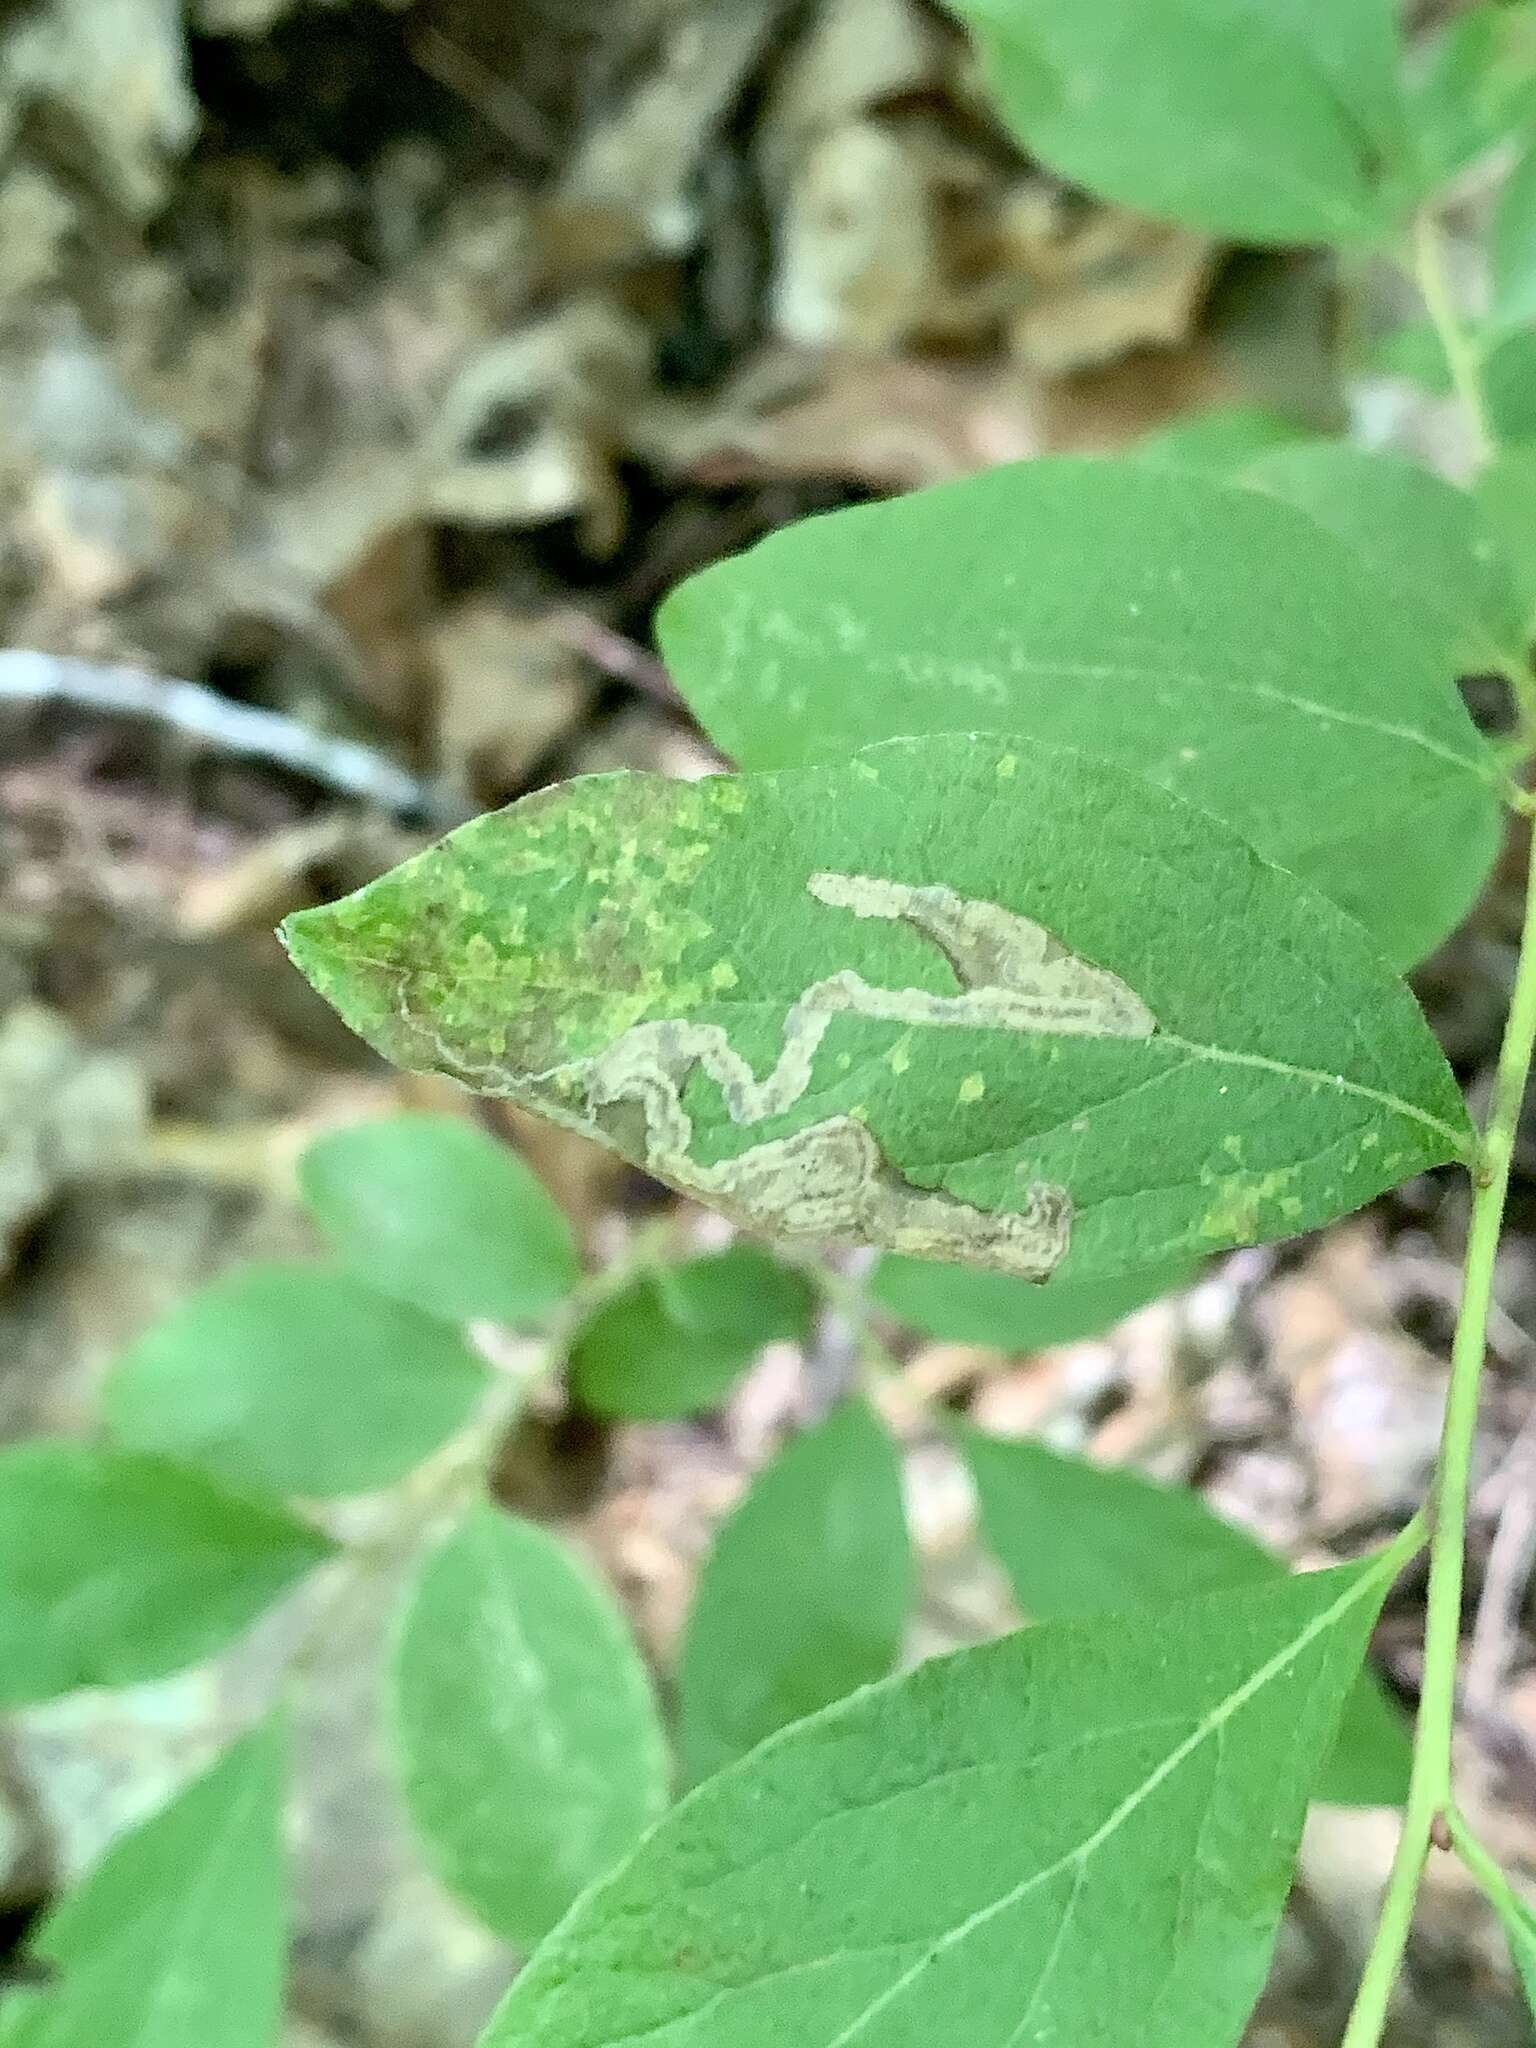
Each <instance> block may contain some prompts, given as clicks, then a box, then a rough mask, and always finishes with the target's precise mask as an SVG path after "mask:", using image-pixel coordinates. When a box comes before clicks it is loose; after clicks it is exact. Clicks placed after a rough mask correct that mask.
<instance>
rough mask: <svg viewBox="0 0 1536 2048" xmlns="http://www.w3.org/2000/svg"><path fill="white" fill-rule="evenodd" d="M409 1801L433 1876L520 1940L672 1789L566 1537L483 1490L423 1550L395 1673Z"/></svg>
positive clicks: (596, 1872) (610, 1630)
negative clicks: (430, 1550)
mask: <svg viewBox="0 0 1536 2048" xmlns="http://www.w3.org/2000/svg"><path fill="white" fill-rule="evenodd" d="M394 1693H395V1721H396V1731H397V1736H398V1745H397V1746H398V1754H399V1764H400V1771H401V1781H402V1784H403V1787H404V1791H405V1799H406V1805H407V1806H408V1808H409V1810H410V1814H411V1819H412V1821H413V1822H414V1823H415V1826H416V1829H417V1832H418V1834H419V1835H420V1838H421V1843H422V1847H423V1848H424V1850H425V1851H426V1854H427V1858H428V1860H429V1861H430V1863H431V1864H432V1867H433V1868H434V1869H435V1870H436V1872H437V1874H438V1875H439V1877H441V1879H442V1880H443V1882H444V1883H445V1884H446V1885H447V1886H448V1887H449V1888H450V1890H452V1891H454V1892H456V1893H457V1894H458V1895H459V1897H460V1898H461V1899H463V1900H464V1901H465V1903H466V1904H467V1905H469V1906H471V1907H473V1909H474V1910H475V1912H476V1913H478V1914H479V1916H480V1918H481V1919H482V1920H483V1921H484V1922H485V1923H486V1925H487V1926H488V1927H491V1928H493V1929H494V1930H495V1931H496V1933H498V1934H500V1935H503V1936H505V1937H506V1939H507V1940H509V1941H513V1942H518V1943H523V1944H527V1943H530V1942H533V1941H536V1940H537V1939H538V1938H539V1936H540V1935H542V1934H544V1933H545V1932H547V1930H548V1929H549V1928H550V1927H552V1926H553V1925H554V1923H555V1922H556V1921H557V1920H558V1919H559V1918H560V1916H561V1914H562V1913H564V1911H565V1910H566V1908H567V1907H568V1906H569V1905H570V1903H571V1901H572V1900H573V1899H574V1898H575V1897H576V1896H577V1894H578V1893H579V1892H580V1891H582V1890H583V1889H584V1887H585V1886H587V1885H588V1884H590V1883H591V1882H592V1880H593V1879H594V1878H596V1877H601V1876H602V1875H603V1874H604V1873H605V1872H606V1871H607V1870H608V1869H610V1868H611V1867H612V1865H613V1864H614V1863H616V1862H617V1861H618V1859H619V1858H620V1857H621V1856H622V1855H624V1854H625V1853H626V1851H627V1850H629V1849H630V1848H631V1847H632V1846H633V1845H634V1843H635V1841H636V1839H637V1838H638V1837H639V1835H640V1833H641V1831H642V1830H643V1829H644V1828H645V1827H646V1826H647V1825H648V1824H649V1823H650V1822H651V1821H653V1820H654V1819H655V1818H656V1817H657V1815H658V1814H659V1813H660V1812H661V1811H662V1809H663V1808H664V1806H665V1804H666V1799H667V1790H668V1777H669V1768H668V1760H667V1753H666V1746H665V1742H664V1739H663V1736H662V1733H661V1726H660V1723H659V1721H658V1719H657V1714H656V1706H655V1702H654V1700H653V1698H652V1694H651V1687H650V1681H649V1680H648V1678H647V1676H646V1673H645V1668H644V1666H643V1665H642V1663H641V1661H640V1658H639V1655H638V1654H637V1652H636V1650H635V1647H634V1644H633V1643H632V1642H631V1640H630V1637H629V1633H628V1631H627V1629H626V1628H625V1626H624V1623H623V1621H622V1619H621V1618H620V1616H619V1614H618V1612H617V1611H616V1609H615V1608H614V1605H613V1602H612V1600H611V1599H610V1598H609V1596H608V1594H607V1592H606V1591H605V1590H604V1588H603V1587H602V1586H601V1585H600V1584H599V1583H598V1581H597V1580H596V1579H595V1578H594V1577H593V1575H592V1574H591V1572H589V1571H588V1570H587V1569H586V1567H585V1566H584V1565H582V1564H580V1563H579V1562H578V1560H577V1559H576V1558H575V1557H574V1556H573V1555H572V1553H571V1552H570V1551H569V1550H568V1549H567V1548H566V1546H565V1545H564V1544H561V1543H558V1542H557V1541H556V1540H555V1538H554V1537H552V1536H549V1535H546V1533H545V1532H544V1531H543V1530H542V1529H540V1528H538V1527H536V1526H535V1525H534V1524H533V1523H531V1522H525V1521H520V1520H518V1519H516V1518H515V1517H513V1516H511V1515H507V1514H503V1513H501V1512H500V1510H499V1509H497V1508H494V1507H491V1506H489V1505H483V1506H479V1507H476V1508H474V1509H472V1510H471V1512H470V1514H469V1516H468V1518H467V1519H466V1520H465V1522H464V1523H463V1524H462V1526H461V1527H460V1528H459V1529H458V1530H457V1531H456V1532H455V1534H453V1535H452V1536H450V1537H449V1538H448V1540H447V1542H446V1543H444V1544H443V1545H442V1547H441V1548H440V1549H439V1550H438V1551H437V1552H436V1553H435V1554H434V1555H433V1556H432V1557H430V1558H429V1559H428V1560H427V1563H426V1566H425V1568H424V1570H423V1572H422V1575H421V1579H420V1581H419V1583H418V1585H417V1587H416V1591H415V1593H414V1595H413V1596H412V1598H411V1601H410V1604H409V1607H408V1609H407V1612H406V1616H405V1624H404V1629H403V1632H402V1635H401V1639H400V1647H399V1653H398V1657H397V1660H396V1666H395V1673H394Z"/></svg>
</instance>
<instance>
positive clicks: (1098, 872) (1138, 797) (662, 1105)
mask: <svg viewBox="0 0 1536 2048" xmlns="http://www.w3.org/2000/svg"><path fill="white" fill-rule="evenodd" d="M285 936H286V938H287V942H288V944H289V947H290V950H291V951H292V953H293V956H294V958H295V960H296V961H297V963H298V965H299V966H300V967H301V968H302V969H303V970H304V971H305V972H306V973H307V974H308V975H309V976H310V978H311V979H312V980H313V981H314V982H315V984H316V986H317V987H318V988H319V989H320V990H321V992H322V993H323V994H325V995H326V996H328V997H329V998H330V1000H331V1001H333V1002H334V1003H335V1004H336V1006H337V1007H338V1009H340V1011H341V1012H342V1014H343V1016H345V1017H346V1018H347V1020H348V1021H349V1022H350V1023H351V1024H352V1026H353V1027H354V1029H356V1030H358V1031H360V1032H361V1033H362V1035H363V1036H364V1037H366V1038H368V1039H369V1040H370V1041H371V1042H372V1043H373V1044H374V1045H376V1046H377V1047H378V1048H379V1049H380V1050H381V1051H382V1052H384V1053H385V1054H386V1055H387V1056H388V1057H389V1058H391V1059H393V1060H395V1061H396V1062H397V1063H399V1064H401V1065H403V1066H406V1067H410V1068H416V1069H423V1070H428V1071H434V1072H440V1073H445V1074H449V1075H452V1076H454V1077H455V1078H457V1079H459V1080H460V1081H462V1082H464V1083H465V1084H466V1085H468V1086H470V1087H472V1088H477V1089H480V1090H482V1091H485V1092H490V1093H496V1094H504V1095H510V1096H513V1097H515V1098H516V1099H518V1100H520V1101H522V1102H524V1103H526V1104H527V1105H528V1106H530V1107H532V1108H534V1109H535V1110H538V1111H539V1112H541V1113H542V1114H544V1115H547V1116H550V1117H552V1118H554V1119H555V1120H556V1121H559V1122H562V1123H564V1124H567V1125H569V1126H571V1127H573V1128H576V1129H578V1130H583V1131H586V1132H588V1133H590V1134H591V1135H593V1136H596V1137H599V1138H601V1139H603V1140H604V1141H605V1142H606V1143H608V1144H610V1145H612V1146H614V1147H615V1148H616V1149H617V1150H619V1151H620V1152H622V1153H624V1154H625V1156H626V1157H628V1158H630V1159H632V1160H634V1161H636V1162H637V1163H638V1164H640V1165H643V1166H647V1167H648V1168H649V1169H650V1170H651V1171H652V1172H653V1173H656V1174H657V1175H658V1176H659V1177H660V1178H662V1179H664V1180H667V1181H669V1182H671V1183H672V1184H673V1185H675V1186H678V1187H681V1188H683V1189H685V1190H686V1191H688V1192H691V1193H694V1194H697V1195H698V1196H700V1197H701V1198H702V1199H704V1200H705V1201H707V1202H709V1203H711V1204H712V1205H713V1206H715V1207H717V1208H719V1209H721V1210H723V1211H725V1213H727V1214H728V1215H730V1216H732V1217H733V1218H735V1220H737V1221H738V1222H740V1223H742V1224H744V1225H747V1226H750V1227H754V1228H758V1229H761V1230H763V1231H765V1232H768V1233H770V1234H772V1235H777V1236H788V1237H791V1238H794V1237H802V1238H807V1239H832V1240H836V1239H851V1240H854V1241H863V1242H872V1243H875V1244H878V1245H880V1246H882V1247H883V1248H885V1249H888V1250H895V1251H901V1252H907V1253H911V1254H914V1255H917V1256H923V1257H929V1258H951V1259H963V1260H967V1261H970V1262H972V1263H976V1264H980V1265H990V1266H993V1267H995V1268H997V1269H999V1270H1002V1271H1011V1272H1017V1273H1021V1274H1024V1275H1025V1276H1027V1277H1036V1278H1038V1277H1043V1275H1044V1274H1045V1273H1048V1272H1050V1271H1051V1270H1053V1269H1054V1268H1056V1267H1057V1266H1058V1265H1059V1266H1060V1269H1061V1271H1062V1272H1063V1273H1066V1272H1069V1271H1073V1270H1080V1271H1082V1272H1084V1273H1090V1272H1091V1273H1094V1274H1106V1273H1111V1272H1116V1271H1124V1270H1127V1269H1129V1268H1134V1267H1136V1266H1141V1265H1147V1264H1150V1263H1152V1262H1154V1261H1155V1260H1157V1259H1160V1258H1164V1257H1167V1256H1171V1255H1188V1254H1198V1253H1201V1252H1205V1251H1211V1250H1215V1249H1219V1248H1221V1247H1223V1246H1227V1245H1233V1244H1240V1243H1247V1242H1252V1241H1255V1240H1258V1239H1262V1238H1264V1237H1270V1236H1276V1235H1284V1234H1289V1233H1291V1232H1293V1231H1298V1230H1303V1229H1307V1228H1309V1227H1312V1226H1313V1225H1315V1224H1318V1223H1321V1222H1324V1221H1326V1220H1327V1219H1328V1218H1330V1217H1332V1216H1335V1215H1338V1214H1340V1213H1343V1212H1345V1211H1347V1210H1349V1209H1351V1208H1354V1207H1356V1206H1357V1205H1358V1204H1360V1203H1361V1202H1364V1201H1367V1200H1369V1199H1370V1198H1371V1196H1373V1195H1375V1194H1376V1193H1378V1192H1379V1191H1380V1190H1381V1189H1382V1188H1384V1187H1388V1186H1393V1185H1395V1184H1396V1183H1397V1182H1398V1181H1400V1180H1401V1179H1403V1178H1404V1177H1405V1175H1407V1174H1409V1173H1412V1172H1414V1171H1417V1170H1419V1169H1421V1168H1424V1167H1427V1166H1430V1165H1433V1164H1436V1163H1438V1162H1440V1161H1443V1160H1446V1159H1449V1158H1452V1157H1456V1156H1460V1155H1462V1154H1464V1153H1465V1151H1466V1149H1467V1148H1468V1146H1469V1144H1470V1134H1469V1127H1468V1124H1467V1120H1466V1113H1465V1110H1464V1108H1463V1106H1462V1103H1461V1099H1460V1096H1459V1093H1458V1092H1457V1089H1456V1087H1455V1084H1454V1081H1453V1078H1452V1076H1451V1074H1450V1072H1449V1069H1448V1068H1447V1067H1446V1065H1445V1062H1444V1060H1443V1058H1442V1057H1441V1055H1440V1053H1439V1051H1438V1049H1437V1048H1436V1046H1435V1044H1434V1041H1433V1039H1432V1038H1431V1036H1430V1034H1429V1031H1428V1029H1427V1027H1426V1025H1425V1023H1424V1020H1423V1018H1422V1016H1421V1014H1420V1013H1419V1011H1418V1008H1417V1006H1416V1004H1415V1003H1414V1001H1413V999H1412V997H1411V996H1410V995H1409V993H1408V991H1407V990H1406V988H1404V987H1403V985H1402V984H1401V983H1400V982H1399V981H1398V980H1397V979H1396V977H1395V976H1394V975H1393V974H1392V973H1391V972H1390V970H1389V969H1388V968H1387V967H1386V966H1385V965H1384V964H1383V963H1382V962H1381V961H1380V959H1379V958H1378V957H1377V956H1376V954H1375V952H1374V950H1373V949H1372V947H1371V945H1370V942H1369V940H1368V939H1367V937H1366V935H1365V934H1364V933H1363V932H1362V931H1361V930H1360V928H1359V927H1358V926H1357V925H1356V924H1354V923H1353V921H1352V920H1350V919H1348V918H1346V917H1344V916H1343V915H1342V914H1341V913H1339V912H1338V911H1337V910H1336V909H1334V908H1333V906H1332V905H1331V904H1329V903H1328V902H1327V901H1326V900H1325V899H1324V898H1322V897H1320V896H1319V895H1317V894H1316V893H1315V892H1314V891H1312V890H1310V889H1309V888H1308V887H1307V886H1306V885H1305V884H1303V883H1301V882H1300V881H1298V880H1297V879H1296V878H1295V877H1294V876H1292V875H1290V874H1288V873H1286V872H1284V871H1283V870H1281V869H1279V868H1276V867H1273V866H1271V865H1269V864H1268V863H1267V862H1265V861H1263V860H1261V859H1259V857H1258V856H1257V855H1256V854H1255V853H1254V852H1253V850H1252V848H1251V847H1249V846H1248V845H1246V844H1245V843H1244V842H1243V841H1242V840H1240V839H1238V838H1237V837H1236V836H1235V835H1234V834H1233V833H1232V832H1231V831H1230V830H1229V829H1228V828H1227V827H1225V826H1223V825H1222V824H1221V823H1219V822H1218V821H1217V820H1216V819H1214V818H1212V817H1210V816H1209V815H1207V814H1206V813H1204V812H1202V811H1198V810H1196V809H1194V808H1193V807H1192V806H1190V805H1187V804H1185V803H1182V802H1181V801H1179V800H1178V799H1177V798H1175V797H1172V796H1170V795H1168V794H1167V793H1166V792H1164V791H1162V790H1160V789H1158V788H1157V787H1155V786H1154V785H1152V784H1150V783H1148V782H1145V781H1143V780H1142V779H1140V778H1139V777H1136V776H1133V775H1130V774H1127V773H1126V772H1124V771H1123V770H1121V769H1118V768H1115V767H1113V766H1111V765H1109V764H1108V763H1106V762H1103V761H1099V760H1096V759H1093V758H1091V757H1088V756H1086V755H1082V754H1078V753H1075V752H1072V751H1069V750H1066V749H1058V748H1051V747H1044V746H1033V747H1030V748H1029V749H1028V750H1027V751H1023V750H1017V749H1014V748H1012V747H1008V746H1006V745H1003V744H1000V743H998V742H996V741H994V740H991V739H985V738H977V737H975V736H964V735H953V734H951V735H944V736H940V737H934V738H930V739H926V740H923V741H917V742H912V741H893V742H890V743H888V744H887V745H885V746H882V747H875V748H870V749H867V750H866V751H865V752H864V753H863V754H861V755H859V756H857V757H855V758H854V759H852V760H850V761H845V762H842V763H832V764H827V765H825V766H817V767H811V768H806V769H801V770H791V771H786V772H783V773H780V774H773V775H757V776H740V777H711V778H705V779H704V780H702V781H699V782H693V783H678V782H669V781H666V780H663V779H660V778H656V777H651V776H643V775H616V776H601V777H593V778H589V779H585V780H582V781H579V782H575V783H571V784H568V785H566V786H565V787H563V788H562V789H559V790H555V791H550V792H545V793H543V794H541V795H539V796H537V797H534V798H531V799H528V800H525V801H524V802H523V803H521V804H518V805H514V806H513V807H511V808H510V809H508V810H506V811H504V812H500V813H497V814H495V815H493V816H490V817H487V818H483V819H479V820H476V821H475V822H474V823H473V824H471V825H468V826H465V827H463V828H461V829H460V831H458V832H457V833H455V834H453V835H452V836H451V837H450V838H449V839H447V840H445V841H444V842H442V843H441V844H440V845H439V846H437V847H435V848H432V849H429V851H428V852H426V853H425V854H423V855H421V856H419V857H418V858H417V859H415V860H414V861H411V862H408V863H407V864H406V865H405V866H404V867H402V868H399V869H397V870H395V871H394V872H393V873H392V874H390V875H387V876H384V877H383V878H381V880H379V881H378V882H375V883H373V884H371V885H370V886H369V887H368V888H366V889H364V890H361V891H359V892H358V893H357V894H356V895H354V896H352V897H349V898H346V899H345V900H343V901H342V902H340V903H337V904H333V905H331V906H329V907H328V908H326V909H323V910H318V911H307V912H303V913H301V914H300V915H298V916H296V917H294V918H292V919H290V920H289V922H288V924H287V926H286V927H285ZM1149 1132H1155V1133H1156V1142H1155V1143H1151V1142H1149V1137H1148V1134H1149Z"/></svg>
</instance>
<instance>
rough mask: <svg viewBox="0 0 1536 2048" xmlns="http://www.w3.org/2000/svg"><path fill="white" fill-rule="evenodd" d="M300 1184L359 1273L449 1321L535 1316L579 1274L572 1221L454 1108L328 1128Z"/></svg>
mask: <svg viewBox="0 0 1536 2048" xmlns="http://www.w3.org/2000/svg"><path fill="white" fill-rule="evenodd" d="M299 1184H300V1187H301V1188H302V1190H303V1194H304V1200H305V1203H306V1204H307V1206H308V1208H309V1211H310V1213H311V1215H313V1217H314V1218H315V1221H316V1222H317V1223H318V1224H319V1225H320V1228H321V1229H322V1230H323V1231H324V1232H325V1234H326V1236H327V1237H328V1238H329V1239H330V1241H331V1244H332V1245H333V1246H334V1248H335V1250H336V1252H337V1254H338V1256H339V1257H340V1258H341V1259H342V1261H343V1262H344V1263H345V1264H346V1265H347V1266H348V1267H349V1268H350V1269H351V1270H352V1272H353V1273H355V1274H356V1275H357V1277H358V1279H360V1280H365V1281H367V1282H368V1284H369V1286H371V1287H376V1288H377V1289H378V1291H379V1292H380V1293H381V1294H388V1295H391V1296H393V1297H394V1298H395V1299H396V1300H399V1301H406V1302H410V1303H411V1304H412V1305H413V1306H414V1307H416V1308H419V1309H424V1310H425V1311H426V1313H427V1314H428V1315H433V1316H441V1317H443V1318H445V1319H446V1320H447V1321H449V1322H456V1323H467V1322H470V1321H472V1320H473V1319H475V1318H476V1317H482V1316H483V1317H486V1318H488V1319H489V1320H491V1321H493V1322H500V1323H529V1322H536V1321H537V1320H538V1319H539V1318H540V1317H542V1316H547V1315H548V1314H549V1313H550V1312H551V1310H553V1309H557V1308H558V1307H559V1306H560V1305H561V1303H562V1302H563V1301H564V1300H565V1298H566V1297H567V1295H568V1294H569V1293H570V1292H571V1289H572V1288H573V1287H574V1286H575V1285H576V1282H577V1281H578V1280H579V1279H580V1277H581V1266H580V1261H579V1260H578V1259H577V1256H576V1247H575V1243H574V1241H573V1239H572V1236H571V1227H570V1225H569V1224H568V1223H567V1222H566V1220H565V1218H564V1216H563V1215H562V1214H561V1213H560V1211H559V1209H557V1208H556V1206H555V1204H554V1203H553V1202H552V1201H551V1200H550V1198H549V1196H548V1195H547V1194H546V1193H545V1190H544V1187H543V1185H542V1183H541V1182H540V1181H539V1179H538V1178H537V1176H536V1175H535V1174H534V1173H533V1172H532V1171H531V1169H530V1168H529V1167H528V1166H526V1165H525V1164H524V1163H523V1161H522V1160H521V1159H519V1158H518V1156H517V1154H516V1153H515V1152H514V1151H512V1149H511V1148H510V1146H507V1145H499V1144H497V1142H496V1141H495V1139H494V1138H492V1137H490V1136H489V1135H488V1134H487V1133H486V1132H484V1131H479V1130H476V1129H475V1128H474V1126H473V1125H472V1124H468V1123H465V1122H464V1120H463V1119H462V1118H461V1117H454V1116H431V1115H427V1114H425V1113H423V1112H417V1113H414V1114H411V1115H407V1116H393V1117H387V1118H381V1119H380V1120H379V1121H377V1122H375V1123H364V1124H353V1125H351V1126H349V1127H348V1128H347V1129H346V1130H340V1131H331V1132H328V1133H327V1134H326V1136H324V1137H323V1138H317V1139H316V1140H315V1142H314V1143H313V1144H312V1145H311V1146H310V1147H309V1149H308V1150H307V1151H306V1152H305V1154H304V1157H303V1159H302V1160H301V1161H300V1163H299Z"/></svg>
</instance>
